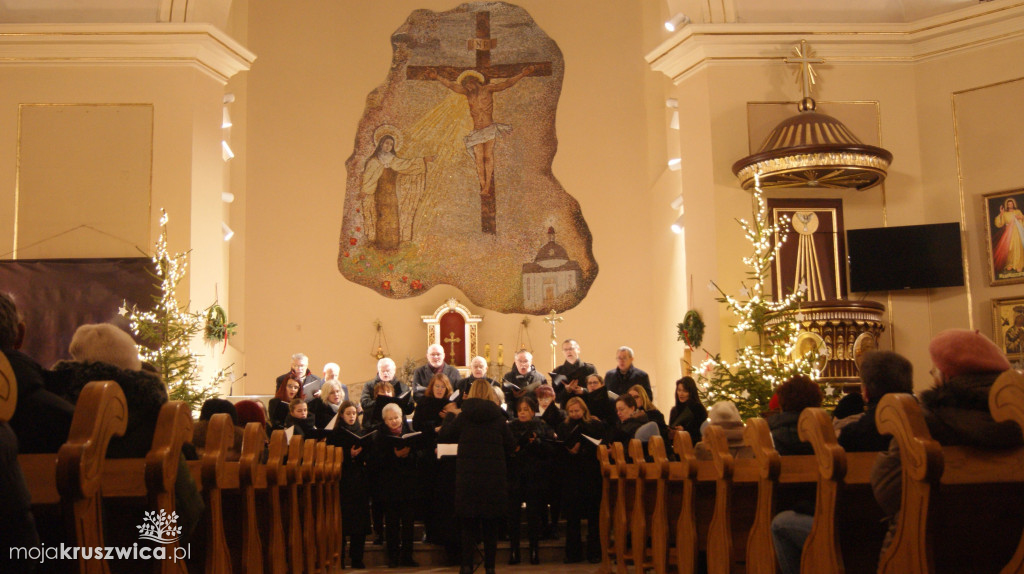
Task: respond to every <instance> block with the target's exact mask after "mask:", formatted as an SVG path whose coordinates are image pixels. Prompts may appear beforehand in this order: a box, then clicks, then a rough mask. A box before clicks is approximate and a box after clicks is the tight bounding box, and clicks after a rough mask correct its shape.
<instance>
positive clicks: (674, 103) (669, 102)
mask: <svg viewBox="0 0 1024 574" xmlns="http://www.w3.org/2000/svg"><path fill="white" fill-rule="evenodd" d="M665 107H666V108H672V109H673V110H676V109H679V100H677V99H675V98H667V99H666V100H665Z"/></svg>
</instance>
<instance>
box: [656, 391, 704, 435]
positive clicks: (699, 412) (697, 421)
mask: <svg viewBox="0 0 1024 574" xmlns="http://www.w3.org/2000/svg"><path fill="white" fill-rule="evenodd" d="M707 419H708V410H707V409H706V408H704V405H703V404H701V402H700V395H699V394H698V393H697V382H696V381H694V380H693V377H683V378H681V379H679V380H678V381H676V406H674V407H672V410H671V411H669V413H668V428H669V429H670V430H674V431H676V430H684V431H686V432H688V433H690V440H691V441H692V442H693V444H697V443H699V442H700V441H701V436H700V425H702V424H703V423H704V421H706V420H707ZM666 444H671V443H666Z"/></svg>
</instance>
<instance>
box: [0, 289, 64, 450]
mask: <svg viewBox="0 0 1024 574" xmlns="http://www.w3.org/2000/svg"><path fill="white" fill-rule="evenodd" d="M24 340H25V323H24V322H23V321H22V320H21V316H20V314H19V313H18V309H17V307H16V306H15V304H14V299H12V298H11V297H10V296H9V295H7V294H6V293H0V352H2V353H3V354H4V356H5V357H7V360H8V361H9V362H10V363H11V369H12V370H13V371H14V378H15V380H16V381H17V386H18V389H17V390H18V402H17V404H16V405H15V410H14V415H13V416H12V417H11V420H10V421H9V422H8V424H10V428H11V430H12V431H14V434H15V435H17V437H18V448H19V452H21V453H26V454H27V453H43V452H57V451H58V450H59V449H60V446H61V445H62V444H64V441H66V440H67V438H68V431H69V430H71V417H72V416H73V415H74V412H75V407H74V405H72V404H71V403H69V402H68V401H66V400H64V399H62V398H60V397H58V396H57V395H55V394H53V393H51V392H50V391H48V390H46V388H45V377H46V373H45V371H44V370H43V368H42V367H41V366H39V364H38V363H36V362H35V361H34V360H32V359H31V358H30V357H29V356H28V355H26V354H24V353H22V352H21V351H19V350H18V349H20V348H21V344H22V342H23V341H24Z"/></svg>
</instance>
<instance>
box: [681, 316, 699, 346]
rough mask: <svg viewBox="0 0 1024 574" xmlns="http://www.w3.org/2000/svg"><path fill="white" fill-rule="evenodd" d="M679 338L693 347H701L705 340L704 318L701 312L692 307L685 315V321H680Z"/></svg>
mask: <svg viewBox="0 0 1024 574" xmlns="http://www.w3.org/2000/svg"><path fill="white" fill-rule="evenodd" d="M677 340H678V341H684V342H685V343H686V344H687V346H689V347H690V348H691V349H696V348H698V347H700V344H701V342H702V341H703V340H704V320H703V319H701V317H700V313H698V312H697V311H694V310H693V309H691V310H689V311H687V312H686V315H683V322H682V323H679V338H678V339H677Z"/></svg>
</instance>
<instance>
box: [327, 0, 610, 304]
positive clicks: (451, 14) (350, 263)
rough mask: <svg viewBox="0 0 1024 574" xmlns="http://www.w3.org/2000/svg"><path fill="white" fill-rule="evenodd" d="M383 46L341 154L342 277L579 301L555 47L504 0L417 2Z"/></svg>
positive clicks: (370, 283)
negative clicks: (377, 81)
mask: <svg viewBox="0 0 1024 574" xmlns="http://www.w3.org/2000/svg"><path fill="white" fill-rule="evenodd" d="M391 45H392V49H393V59H392V62H391V66H390V67H389V68H388V70H387V71H386V76H385V78H384V82H383V84H382V85H380V86H379V87H377V88H376V89H374V90H373V91H372V92H370V94H369V95H368V97H367V104H366V109H365V111H364V113H363V116H362V118H361V120H360V122H359V127H358V130H357V133H356V141H355V147H354V149H353V152H352V155H351V156H350V157H349V158H348V160H347V161H346V164H345V166H346V169H347V180H346V191H345V202H344V211H343V215H342V229H341V242H340V246H339V252H338V268H339V270H340V271H341V273H342V275H344V276H345V277H346V278H347V279H348V280H350V281H353V282H355V283H358V284H360V285H363V286H365V287H367V288H370V289H373V290H374V291H376V292H378V293H380V294H382V295H384V296H386V297H391V298H405V297H413V296H417V295H420V294H422V293H424V292H426V291H427V290H428V289H430V288H431V287H433V286H435V285H439V284H448V285H453V286H455V287H457V288H459V289H460V290H462V292H463V293H465V294H466V296H467V297H469V299H470V300H471V301H473V303H475V304H477V305H480V306H482V307H485V308H488V309H492V310H495V311H500V312H505V313H531V314H538V315H539V314H545V313H548V312H549V311H550V310H552V309H557V310H558V311H559V312H561V311H564V310H566V309H570V308H572V307H575V306H576V305H577V304H579V302H580V301H582V300H583V298H584V297H585V296H586V294H587V291H588V290H589V288H590V286H591V284H592V283H593V281H594V279H595V277H596V276H597V271H598V267H597V262H596V261H595V260H594V256H593V250H592V245H591V242H592V237H591V234H590V230H589V228H588V226H587V223H586V221H585V220H584V218H583V213H582V211H581V208H580V204H579V202H577V201H576V199H574V198H573V197H572V196H571V195H569V193H568V192H566V190H565V189H564V188H563V187H562V186H561V184H560V183H559V182H558V180H557V179H556V178H555V176H554V174H553V173H552V171H551V165H552V162H553V161H554V156H555V152H556V150H557V138H556V134H555V112H556V110H557V107H558V98H559V95H560V93H561V85H562V76H563V73H564V62H563V60H562V55H561V51H560V50H559V49H558V46H557V45H556V44H555V42H554V41H553V40H552V39H551V38H549V37H548V36H547V35H546V34H545V33H544V32H543V30H541V29H540V27H538V26H537V24H536V23H535V22H534V21H533V19H532V18H531V17H530V15H529V14H528V13H527V12H526V11H525V10H523V9H522V8H520V7H518V6H515V5H512V4H507V3H504V2H474V3H468V4H462V5H460V6H458V7H457V8H454V9H452V10H450V11H447V12H432V11H429V10H417V11H415V12H413V13H412V14H411V15H410V16H409V17H408V19H407V20H406V21H405V23H404V24H402V25H401V26H400V27H399V28H398V30H397V31H396V32H395V33H394V34H392V36H391Z"/></svg>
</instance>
